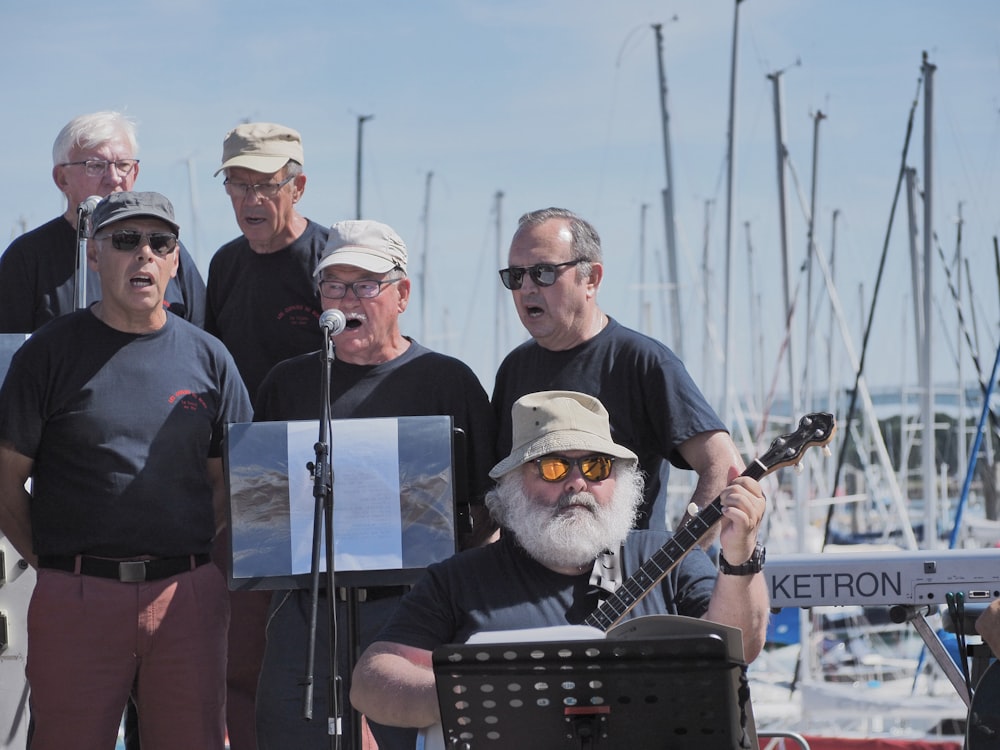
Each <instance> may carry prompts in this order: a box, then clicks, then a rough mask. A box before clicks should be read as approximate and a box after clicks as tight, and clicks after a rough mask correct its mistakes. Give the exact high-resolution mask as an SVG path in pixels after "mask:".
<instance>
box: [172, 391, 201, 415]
mask: <svg viewBox="0 0 1000 750" xmlns="http://www.w3.org/2000/svg"><path fill="white" fill-rule="evenodd" d="M167 403H169V404H179V405H180V407H181V408H182V409H184V410H185V411H200V410H202V409H208V404H206V403H205V399H203V398H202V397H201V396H199V395H198V394H197V393H195V392H194V391H189V390H180V391H177V392H176V393H175V394H174V395H173V396H171V397H170V398H169V399H167Z"/></svg>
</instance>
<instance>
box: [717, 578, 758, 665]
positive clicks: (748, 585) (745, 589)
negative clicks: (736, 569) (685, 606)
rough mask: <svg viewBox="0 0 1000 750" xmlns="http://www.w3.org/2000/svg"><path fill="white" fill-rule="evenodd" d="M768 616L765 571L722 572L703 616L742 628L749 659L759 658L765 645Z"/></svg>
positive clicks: (745, 649)
mask: <svg viewBox="0 0 1000 750" xmlns="http://www.w3.org/2000/svg"><path fill="white" fill-rule="evenodd" d="M769 616H770V610H769V598H768V593H767V584H766V582H765V581H764V574H763V573H755V574H754V575H749V576H734V575H725V574H722V573H720V574H719V576H718V578H717V579H716V581H715V589H714V590H713V592H712V599H711V601H710V602H709V604H708V611H707V612H706V613H705V615H704V619H706V620H712V621H713V622H718V623H721V624H723V625H730V626H732V627H735V628H739V629H740V630H742V631H743V656H744V658H745V659H746V661H747V663H749V662H751V661H753V660H754V659H756V658H757V655H758V654H759V653H760V651H761V649H762V648H764V641H765V639H766V637H767V622H768V618H769Z"/></svg>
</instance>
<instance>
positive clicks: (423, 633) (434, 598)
mask: <svg viewBox="0 0 1000 750" xmlns="http://www.w3.org/2000/svg"><path fill="white" fill-rule="evenodd" d="M511 412H512V413H511V417H512V423H513V440H512V444H513V447H512V449H511V452H510V455H508V456H507V458H505V459H503V460H502V461H501V462H500V463H498V464H497V465H496V466H494V467H493V470H492V471H491V472H490V475H491V476H492V477H493V478H495V479H496V480H497V486H496V488H495V490H494V491H492V492H491V493H490V495H488V496H487V499H486V503H487V506H488V507H489V508H490V511H491V512H492V513H493V514H494V516H495V518H496V520H497V522H498V523H499V524H500V525H501V526H502V527H503V528H504V533H503V534H502V535H501V537H500V541H498V542H495V543H494V544H491V545H488V546H486V547H481V548H477V549H472V550H468V551H465V552H461V553H459V554H458V555H456V556H454V557H452V558H450V559H448V560H446V561H444V562H442V563H439V564H437V565H433V566H431V567H429V568H428V569H427V572H426V573H425V575H424V577H423V578H422V579H421V581H420V582H419V583H418V584H417V585H416V586H415V587H414V588H413V590H412V591H410V592H409V593H408V594H407V595H406V596H404V597H403V600H402V602H401V603H400V606H399V607H398V608H397V610H396V612H395V613H394V615H393V616H392V618H391V619H390V620H389V622H388V623H387V624H386V626H385V628H384V629H383V630H382V632H381V634H380V635H379V640H378V641H376V642H375V643H373V644H372V645H371V646H370V647H369V648H368V649H367V650H366V651H365V653H364V654H362V656H361V659H360V661H359V663H358V666H357V669H356V670H355V672H354V677H353V685H352V689H351V701H352V703H353V704H354V706H355V707H356V708H357V709H358V710H359V711H362V712H364V713H365V715H367V716H368V717H369V718H371V719H373V720H375V721H379V722H381V723H383V724H387V725H393V726H410V727H427V726H430V725H432V724H434V723H436V722H437V721H438V720H439V709H438V697H437V692H436V689H435V681H434V672H433V671H432V668H431V663H432V662H431V653H432V652H433V650H434V649H435V648H437V647H438V646H441V645H444V644H449V643H463V642H465V641H466V640H468V638H469V637H470V636H471V635H473V634H474V633H479V632H487V631H497V630H515V629H522V628H537V627H546V626H559V625H567V624H578V623H581V622H583V621H584V620H585V619H586V618H587V616H588V615H590V614H591V612H593V610H594V609H595V608H596V607H597V606H598V604H599V601H600V596H599V595H600V594H601V593H602V590H605V591H606V590H608V589H611V590H614V589H616V588H617V587H618V586H619V585H620V582H621V581H622V580H623V578H624V577H627V576H629V575H631V574H632V573H634V572H635V571H636V569H637V568H638V567H639V566H640V565H641V564H642V563H643V562H644V561H645V560H647V559H648V558H649V557H650V556H652V555H653V554H654V553H655V552H657V551H658V550H660V549H661V548H662V547H663V546H664V545H665V544H667V543H668V542H670V541H671V539H670V537H669V536H668V535H667V534H666V533H665V532H660V531H651V530H630V529H631V526H632V522H633V518H634V514H635V512H636V509H637V508H638V505H639V503H640V502H641V499H642V479H641V475H640V474H639V472H638V471H637V468H636V467H637V458H636V455H635V453H633V452H632V451H630V450H628V449H627V448H624V447H622V446H621V445H618V444H616V443H615V442H614V441H613V440H612V438H611V430H610V427H609V422H608V412H607V410H606V409H605V408H604V406H603V405H602V404H601V403H600V401H598V400H597V399H596V398H594V397H593V396H588V395H584V394H582V393H576V392H572V391H548V392H540V393H533V394H529V395H527V396H523V397H522V398H520V399H518V400H517V401H516V402H515V403H514V405H513V407H512V410H511ZM720 498H721V503H722V507H723V515H722V519H721V521H720V522H719V526H720V533H719V542H720V545H721V549H722V555H723V558H724V559H725V560H726V561H728V562H727V563H724V564H723V574H717V571H716V569H715V566H714V565H713V564H712V562H711V560H710V559H709V557H708V556H707V554H706V553H705V552H704V551H703V550H702V549H701V548H700V547H698V546H697V545H695V546H694V548H693V549H691V550H690V551H689V552H688V553H687V554H686V555H684V556H683V558H682V559H681V560H680V562H679V563H678V564H677V565H676V566H674V567H673V568H672V569H671V570H670V572H668V573H667V575H666V576H665V577H664V578H663V580H662V581H661V582H660V583H658V584H656V585H654V586H653V588H652V590H650V592H649V593H648V595H646V596H644V597H643V598H642V599H640V600H639V601H638V602H637V603H636V604H635V607H634V608H633V609H632V610H631V611H630V612H629V614H628V615H626V618H632V617H636V616H640V615H649V614H679V615H687V616H690V617H699V618H703V619H706V620H712V621H713V622H717V623H721V624H724V625H729V626H732V627H737V628H740V629H741V630H742V633H743V649H744V658H745V659H746V660H747V661H751V660H753V659H754V658H756V656H757V654H758V653H759V652H760V650H761V648H762V647H763V644H764V637H765V635H766V630H767V619H768V595H767V588H766V584H765V581H764V576H763V575H761V563H760V553H759V552H758V551H757V550H758V548H757V531H758V529H759V528H760V523H761V520H762V518H763V514H764V496H763V493H762V492H761V489H760V485H759V484H758V483H757V482H756V481H754V480H752V479H750V478H748V477H738V476H737V470H736V469H735V467H734V468H733V469H732V471H731V472H730V484H729V486H728V487H726V488H725V489H724V490H723V491H722V493H721V495H720ZM383 750H385V749H383Z"/></svg>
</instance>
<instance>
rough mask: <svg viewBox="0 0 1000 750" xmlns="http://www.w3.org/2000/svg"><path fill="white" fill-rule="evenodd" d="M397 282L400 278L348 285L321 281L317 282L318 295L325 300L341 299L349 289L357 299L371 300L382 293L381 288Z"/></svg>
mask: <svg viewBox="0 0 1000 750" xmlns="http://www.w3.org/2000/svg"><path fill="white" fill-rule="evenodd" d="M397 281H402V278H398V279H386V280H384V281H376V280H375V279H364V280H363V281H354V282H351V283H350V284H348V283H346V282H343V281H333V280H331V279H321V280H320V282H319V293H320V294H322V295H323V296H324V297H326V298H327V299H343V298H344V297H346V296H347V290H348V289H350V290H351V291H352V292H354V296H355V297H357V298H358V299H373V298H375V297H378V296H379V295H380V294H381V293H382V287H383V286H385V285H386V284H395V283H396V282H397Z"/></svg>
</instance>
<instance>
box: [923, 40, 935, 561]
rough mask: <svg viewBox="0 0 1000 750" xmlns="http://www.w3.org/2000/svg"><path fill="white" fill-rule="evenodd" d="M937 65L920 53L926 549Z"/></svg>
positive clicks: (928, 539) (931, 514)
mask: <svg viewBox="0 0 1000 750" xmlns="http://www.w3.org/2000/svg"><path fill="white" fill-rule="evenodd" d="M936 69H937V66H935V65H933V64H931V63H930V62H929V61H928V60H927V53H926V52H924V55H923V66H922V70H923V74H924V290H923V291H924V299H923V304H924V315H923V318H924V333H925V334H926V335H925V336H924V339H923V346H922V347H921V357H922V358H923V364H924V366H923V368H922V375H923V377H924V383H923V423H924V429H923V436H924V438H923V443H922V448H923V452H922V453H923V489H924V511H925V517H924V543H925V545H926V546H927V548H928V549H932V548H934V547H937V546H938V540H937V536H938V535H937V471H936V466H935V461H934V453H935V450H934V449H935V444H936V442H937V441H936V440H935V433H934V419H935V417H934V373H933V370H932V364H933V362H934V359H933V349H934V347H933V346H932V340H933V338H934V337H933V336H931V320H932V305H931V298H932V294H931V290H932V288H933V287H932V286H931V281H932V269H933V267H934V263H933V262H932V259H931V245H932V240H933V237H934V218H933V208H934V199H933V196H934V192H933V188H934V154H933V148H932V146H933V143H934V71H935V70H936Z"/></svg>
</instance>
